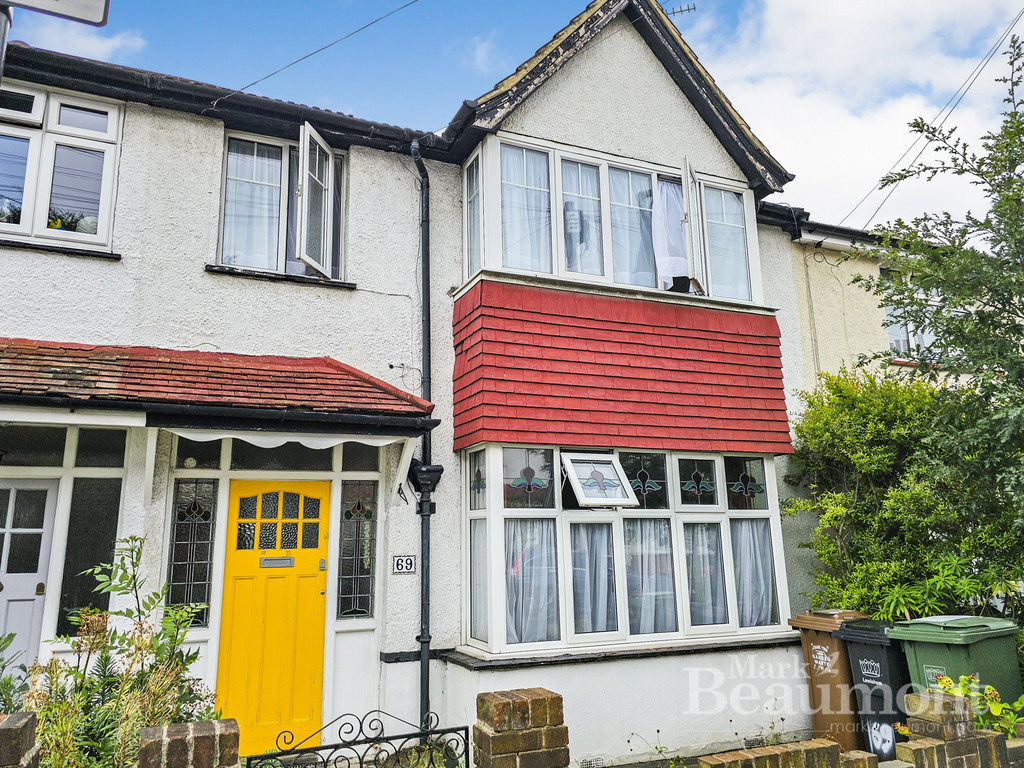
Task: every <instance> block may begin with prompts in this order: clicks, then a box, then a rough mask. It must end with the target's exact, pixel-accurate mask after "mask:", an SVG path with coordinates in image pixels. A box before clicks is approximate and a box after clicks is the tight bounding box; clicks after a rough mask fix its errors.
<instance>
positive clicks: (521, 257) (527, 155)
mask: <svg viewBox="0 0 1024 768" xmlns="http://www.w3.org/2000/svg"><path fill="white" fill-rule="evenodd" d="M549 190H550V185H549V182H548V156H547V155H546V154H545V153H543V152H534V151H533V150H530V149H523V148H521V147H510V146H506V145H502V147H501V247H502V256H503V259H504V264H505V266H506V267H512V268H513V269H528V270H531V271H534V272H551V193H550V191H549Z"/></svg>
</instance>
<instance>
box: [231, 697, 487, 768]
mask: <svg viewBox="0 0 1024 768" xmlns="http://www.w3.org/2000/svg"><path fill="white" fill-rule="evenodd" d="M437 724H438V717H437V715H436V714H435V713H433V712H430V713H428V714H427V716H426V717H425V718H424V722H423V726H422V728H420V729H418V730H417V726H415V725H413V724H412V723H410V722H408V721H406V720H402V719H401V718H400V717H395V716H394V715H391V714H388V713H387V712H384V711H382V710H379V709H375V710H373V711H372V712H369V713H367V714H365V715H363V716H362V717H359V716H358V715H351V714H349V715H342V716H341V717H337V718H335V719H334V720H332V721H331V722H329V723H327V725H325V726H324V727H323V728H321V729H320V730H319V731H317V732H316V733H313V734H310V735H309V736H307V737H306V738H305V739H303V740H302V741H300V742H299V743H298V744H295V743H294V742H295V735H294V734H293V733H292V732H291V731H283V732H282V733H280V734H279V735H278V737H277V749H278V751H277V752H268V753H266V754H263V755H252V756H251V757H249V758H247V762H246V763H245V765H247V766H248V768H288V767H290V766H318V768H469V760H468V757H469V726H466V725H464V726H460V727H457V728H438V727H437ZM389 726H390V727H393V728H395V729H399V728H402V729H404V728H406V727H408V728H410V729H412V730H411V731H410V732H408V733H398V734H388V733H386V731H387V730H388V727H389ZM335 734H337V741H336V742H334V743H326V744H320V745H319V746H317V745H315V744H314V743H313V742H314V739H318V737H319V740H320V741H325V740H328V741H329V740H330V739H332V738H334V735H335ZM304 745H305V746H304Z"/></svg>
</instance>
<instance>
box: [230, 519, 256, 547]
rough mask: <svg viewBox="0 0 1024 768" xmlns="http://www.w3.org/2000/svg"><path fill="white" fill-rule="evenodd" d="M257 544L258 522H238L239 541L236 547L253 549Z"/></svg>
mask: <svg viewBox="0 0 1024 768" xmlns="http://www.w3.org/2000/svg"><path fill="white" fill-rule="evenodd" d="M255 544H256V523H239V524H238V542H237V544H236V547H235V548H236V549H252V548H253V546H254V545H255Z"/></svg>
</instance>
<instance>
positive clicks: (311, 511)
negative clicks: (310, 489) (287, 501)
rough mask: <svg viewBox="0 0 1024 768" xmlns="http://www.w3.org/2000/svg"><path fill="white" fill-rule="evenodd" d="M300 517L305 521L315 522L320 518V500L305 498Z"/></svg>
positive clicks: (310, 497)
mask: <svg viewBox="0 0 1024 768" xmlns="http://www.w3.org/2000/svg"><path fill="white" fill-rule="evenodd" d="M302 516H303V517H304V518H305V519H306V520H316V519H317V518H318V517H320V499H315V498H313V497H312V496H306V497H305V498H304V499H303V501H302Z"/></svg>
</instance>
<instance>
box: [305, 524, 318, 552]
mask: <svg viewBox="0 0 1024 768" xmlns="http://www.w3.org/2000/svg"><path fill="white" fill-rule="evenodd" d="M319 546H320V523H303V524H302V548H303V549H317V548H319Z"/></svg>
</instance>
